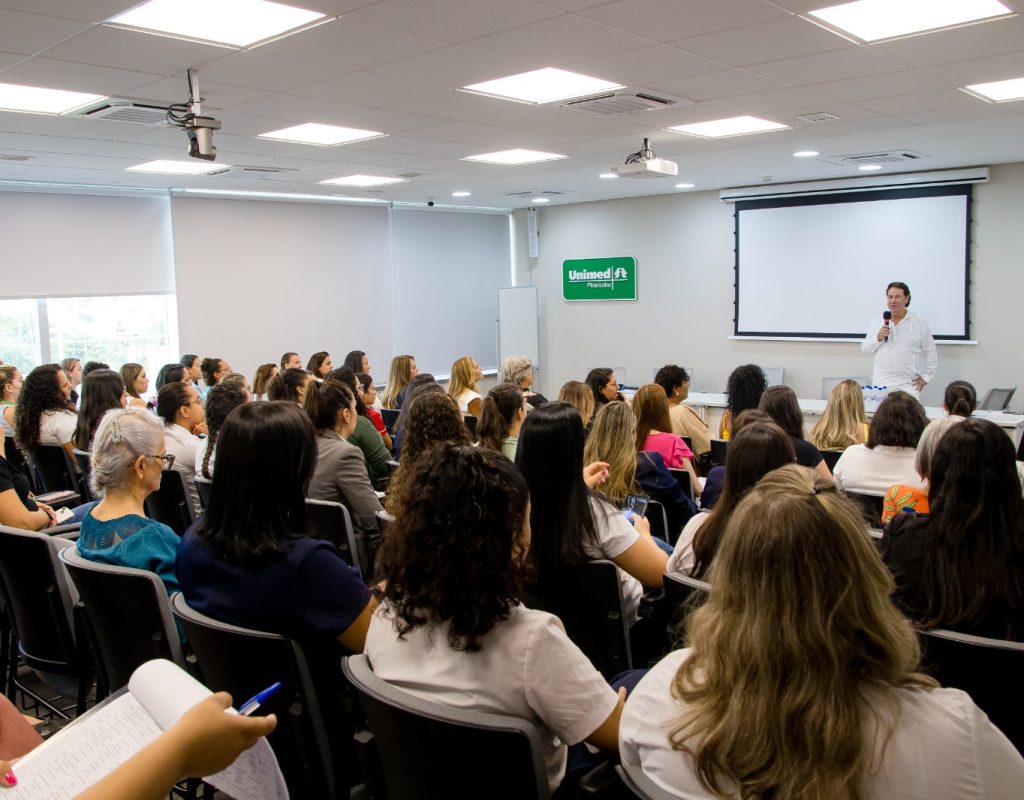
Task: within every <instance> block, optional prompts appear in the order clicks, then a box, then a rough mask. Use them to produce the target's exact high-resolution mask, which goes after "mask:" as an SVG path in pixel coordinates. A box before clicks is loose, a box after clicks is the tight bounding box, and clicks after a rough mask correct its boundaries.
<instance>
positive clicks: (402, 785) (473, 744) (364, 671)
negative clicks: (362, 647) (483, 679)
mask: <svg viewBox="0 0 1024 800" xmlns="http://www.w3.org/2000/svg"><path fill="white" fill-rule="evenodd" d="M342 669H343V670H344V672H345V677H347V678H348V680H349V682H350V683H351V684H352V686H353V688H354V689H355V690H356V695H357V697H358V699H359V706H360V707H361V708H362V710H363V713H364V715H365V717H366V720H367V722H368V723H369V728H370V732H371V734H372V736H367V735H366V734H365V733H362V734H360V735H359V736H357V741H358V742H359V747H360V748H361V750H362V752H363V754H364V756H365V757H364V758H363V759H362V760H363V763H364V764H369V765H370V767H371V768H370V770H368V771H369V772H370V774H371V775H372V774H376V775H377V776H378V777H377V782H379V781H380V780H381V779H383V781H384V783H385V784H386V787H380V786H374V785H373V783H374V782H371V784H370V788H371V791H372V792H373V796H374V797H377V796H378V794H379V796H385V794H384V793H385V792H386V796H387V797H388V798H389V799H390V800H420V799H421V798H424V797H444V798H449V799H450V800H460V798H466V800H469V798H478V797H486V798H488V799H489V800H546V798H549V797H550V796H551V795H550V792H549V790H548V780H547V771H546V768H545V759H544V755H545V746H544V737H542V736H541V735H540V732H539V731H538V730H537V727H536V726H535V725H534V724H533V723H532V722H529V721H528V720H524V719H520V718H518V717H512V716H507V715H504V714H490V713H484V712H482V711H470V710H467V709H462V708H455V707H453V706H446V705H442V704H440V703H434V702H431V701H429V700H423V699H421V698H419V697H416V696H415V695H412V694H410V693H408V692H406V691H403V690H402V689H398V688H395V687H394V686H391V685H390V684H388V683H386V682H385V681H383V680H381V679H380V678H378V677H377V676H376V675H375V674H374V672H373V670H372V669H371V667H370V662H369V660H368V659H367V657H366V656H365V655H359V656H349V657H348V658H347V659H345V660H344V661H343V662H342ZM499 754H500V755H499ZM378 759H379V760H378ZM377 765H380V766H379V767H378V766H377ZM380 767H382V769H381V768H380Z"/></svg>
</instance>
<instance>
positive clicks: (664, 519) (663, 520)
mask: <svg viewBox="0 0 1024 800" xmlns="http://www.w3.org/2000/svg"><path fill="white" fill-rule="evenodd" d="M644 516H645V517H647V521H648V522H649V523H650V526H651V536H656V537H658V538H659V539H661V540H662V541H663V542H667V543H669V544H675V542H672V541H670V538H669V530H668V514H666V513H665V506H663V505H662V504H661V503H660V502H658V501H657V500H650V501H648V503H647V511H646V512H644ZM676 538H677V539H678V538H679V531H676Z"/></svg>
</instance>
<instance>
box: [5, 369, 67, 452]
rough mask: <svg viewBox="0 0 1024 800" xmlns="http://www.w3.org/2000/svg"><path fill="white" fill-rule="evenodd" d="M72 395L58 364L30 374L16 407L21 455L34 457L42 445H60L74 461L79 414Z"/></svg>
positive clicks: (15, 424)
mask: <svg viewBox="0 0 1024 800" xmlns="http://www.w3.org/2000/svg"><path fill="white" fill-rule="evenodd" d="M70 394H71V384H70V383H69V382H68V378H67V375H65V374H64V370H62V369H61V368H60V367H59V366H58V365H57V364H43V365H42V366H41V367H36V368H35V369H34V370H32V371H31V372H30V373H29V374H28V377H27V378H25V381H24V383H23V384H22V387H21V393H20V394H19V395H18V404H17V405H16V406H15V407H14V436H15V440H16V441H17V443H18V448H19V449H20V450H21V452H23V453H24V454H25V455H32V453H34V452H35V449H36V447H37V446H39V445H41V444H59V445H63V446H64V449H65V450H67V451H68V455H69V456H71V458H72V459H74V454H73V452H72V451H73V450H74V449H75V448H74V445H73V444H72V443H71V440H72V439H73V438H74V435H75V427H76V426H77V424H78V414H77V410H76V409H75V406H74V404H73V403H72V402H71V400H70V399H69V395H70Z"/></svg>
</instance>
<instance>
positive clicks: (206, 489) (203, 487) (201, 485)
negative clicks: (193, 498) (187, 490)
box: [192, 475, 213, 509]
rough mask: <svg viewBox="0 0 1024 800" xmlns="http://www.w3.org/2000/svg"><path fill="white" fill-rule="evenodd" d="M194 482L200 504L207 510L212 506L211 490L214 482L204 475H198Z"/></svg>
mask: <svg viewBox="0 0 1024 800" xmlns="http://www.w3.org/2000/svg"><path fill="white" fill-rule="evenodd" d="M192 480H193V482H194V483H195V485H196V491H197V492H198V493H199V504H200V505H201V506H202V507H203V508H204V509H205V508H206V507H207V506H209V505H210V489H211V487H212V486H213V481H212V480H210V479H209V478H204V477H203V476H202V475H196V476H195V478H193V479H192Z"/></svg>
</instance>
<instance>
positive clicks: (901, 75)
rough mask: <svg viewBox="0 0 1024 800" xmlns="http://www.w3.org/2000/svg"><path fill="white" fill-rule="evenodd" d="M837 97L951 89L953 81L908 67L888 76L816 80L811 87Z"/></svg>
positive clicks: (896, 95) (888, 95) (864, 96)
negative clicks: (947, 81)
mask: <svg viewBox="0 0 1024 800" xmlns="http://www.w3.org/2000/svg"><path fill="white" fill-rule="evenodd" d="M808 88H810V89H813V90H814V91H815V92H818V93H820V94H823V95H826V96H828V97H832V98H834V99H836V100H846V101H856V100H866V99H868V98H873V97H875V98H877V97H898V96H900V95H907V94H917V93H919V92H921V93H928V92H937V91H940V90H942V89H948V88H949V84H947V83H946V82H945V81H940V80H939V79H938V78H936V77H934V76H932V75H929V74H928V73H926V72H921V71H919V70H907V71H905V72H894V73H889V74H886V75H869V76H867V77H863V78H852V79H850V80H844V81H832V82H830V83H816V84H813V85H811V86H810V87H808Z"/></svg>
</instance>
